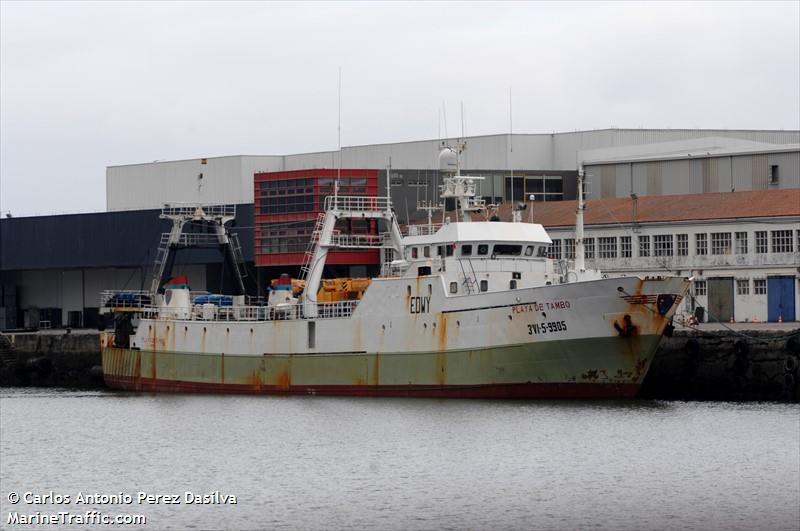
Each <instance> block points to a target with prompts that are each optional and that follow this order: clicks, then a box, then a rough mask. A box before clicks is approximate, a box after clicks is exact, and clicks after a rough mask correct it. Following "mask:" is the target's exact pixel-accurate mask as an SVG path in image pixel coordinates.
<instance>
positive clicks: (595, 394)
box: [105, 375, 639, 399]
mask: <svg viewBox="0 0 800 531" xmlns="http://www.w3.org/2000/svg"><path fill="white" fill-rule="evenodd" d="M105 381H106V385H108V387H110V388H112V389H121V390H125V391H146V392H162V393H163V392H166V393H211V394H255V395H327V396H376V397H377V396H394V397H419V398H556V399H560V398H569V399H598V398H604V399H611V398H634V397H636V395H637V394H638V392H639V385H638V384H611V383H609V384H600V383H520V384H484V385H447V386H438V385H396V386H390V385H381V386H375V385H315V386H303V385H292V386H290V387H288V388H286V387H278V386H266V385H265V386H257V385H247V384H233V383H225V384H213V383H202V382H185V381H178V380H159V379H155V380H154V379H152V378H140V377H119V376H109V375H106V377H105Z"/></svg>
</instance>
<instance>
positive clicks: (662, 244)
mask: <svg viewBox="0 0 800 531" xmlns="http://www.w3.org/2000/svg"><path fill="white" fill-rule="evenodd" d="M653 256H672V234H656V235H655V236H653Z"/></svg>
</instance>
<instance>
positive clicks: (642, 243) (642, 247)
mask: <svg viewBox="0 0 800 531" xmlns="http://www.w3.org/2000/svg"><path fill="white" fill-rule="evenodd" d="M639 256H645V257H646V256H650V236H639Z"/></svg>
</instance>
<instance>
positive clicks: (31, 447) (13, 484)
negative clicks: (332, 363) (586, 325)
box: [0, 388, 800, 530]
mask: <svg viewBox="0 0 800 531" xmlns="http://www.w3.org/2000/svg"><path fill="white" fill-rule="evenodd" d="M0 472H2V473H0V518H1V519H2V520H0V527H2V528H3V529H31V528H35V529H36V528H41V529H56V528H60V527H67V528H69V527H74V528H92V529H98V528H103V527H108V526H103V525H96V524H93V523H92V522H93V521H89V525H87V521H85V520H84V521H83V524H78V523H76V522H77V520H75V521H73V524H72V525H62V524H63V523H64V522H61V523H60V524H59V525H54V524H45V525H28V524H24V523H20V522H21V520H20V518H23V519H24V518H34V519H35V518H37V517H36V513H40V515H52V514H57V513H59V512H64V513H70V514H75V515H78V516H79V517H81V518H86V517H87V516H86V515H87V514H94V512H96V513H98V514H103V515H111V516H112V517H114V516H116V515H140V516H144V517H145V522H144V523H139V524H132V525H113V526H110V527H115V528H118V529H136V528H141V529H153V530H161V529H365V528H366V529H554V530H561V529H564V530H567V529H589V528H590V529H609V530H611V529H613V530H624V529H631V530H633V529H636V530H639V529H665V530H670V529H676V530H677V529H698V530H700V529H703V530H716V529H720V530H721V529H742V530H773V529H780V530H791V529H798V528H800V406H798V405H797V404H774V403H745V404H741V403H726V402H665V401H641V400H638V401H629V402H578V401H574V402H569V401H535V402H533V401H528V402H525V401H481V400H428V399H351V398H323V397H251V396H205V395H151V394H127V393H119V392H111V391H97V392H86V391H83V392H77V391H63V390H52V389H37V388H27V389H21V388H2V389H0ZM187 493H190V494H187ZM87 495H88V496H89V498H88V501H87ZM91 496H95V497H96V499H92V498H91ZM159 496H160V497H159ZM203 496H205V498H203ZM231 496H235V501H236V503H235V504H234V503H230V502H231V501H233V500H232V498H231ZM65 497H66V501H65ZM198 499H199V500H201V501H207V502H208V503H203V504H198V503H196V502H197V500H198ZM14 500H17V501H16V503H13V501H14ZM126 500H130V501H126ZM176 500H177V503H173V502H175V501H176ZM15 515H16V516H15ZM14 518H16V520H14ZM38 518H41V516H40V517H38ZM91 518H97V517H96V516H93V517H91ZM9 519H11V520H9ZM29 521H30V520H29ZM9 522H10V523H9Z"/></svg>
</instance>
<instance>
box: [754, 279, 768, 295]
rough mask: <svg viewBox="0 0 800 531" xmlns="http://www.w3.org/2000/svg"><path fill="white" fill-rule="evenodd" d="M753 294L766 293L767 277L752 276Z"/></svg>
mask: <svg viewBox="0 0 800 531" xmlns="http://www.w3.org/2000/svg"><path fill="white" fill-rule="evenodd" d="M753 294H755V295H766V294H767V279H765V278H754V279H753Z"/></svg>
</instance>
